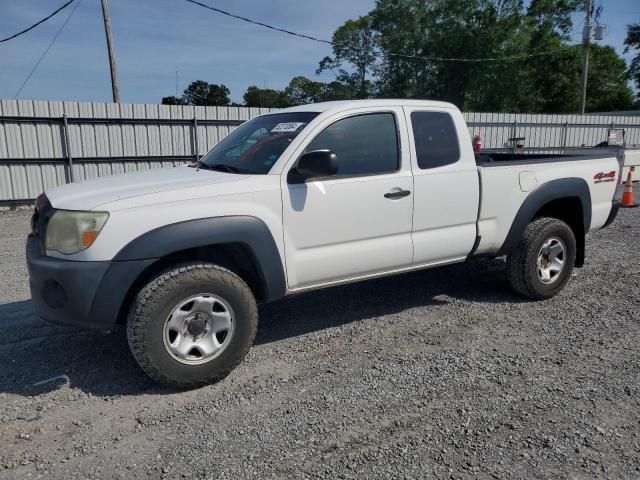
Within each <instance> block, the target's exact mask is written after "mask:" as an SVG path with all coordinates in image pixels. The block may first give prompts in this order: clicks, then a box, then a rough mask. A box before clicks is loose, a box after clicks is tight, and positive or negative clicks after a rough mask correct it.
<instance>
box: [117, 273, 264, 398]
mask: <svg viewBox="0 0 640 480" xmlns="http://www.w3.org/2000/svg"><path fill="white" fill-rule="evenodd" d="M257 325H258V310H257V306H256V301H255V298H254V297H253V294H252V293H251V290H250V289H249V287H248V286H247V284H246V283H245V282H244V281H243V280H242V279H241V278H240V277H238V276H237V275H235V274H234V273H232V272H231V271H229V270H227V269H225V268H222V267H219V266H217V265H213V264H206V263H204V264H203V263H190V264H182V265H179V266H176V267H175V268H172V269H170V270H167V271H165V272H163V273H162V274H160V275H159V276H157V277H155V278H154V279H152V280H151V281H150V282H149V283H147V285H145V286H144V288H142V289H141V290H140V292H139V293H138V294H137V296H136V298H135V300H134V302H133V305H132V306H131V309H130V311H129V317H128V320H127V339H128V341H129V347H130V349H131V352H132V353H133V356H134V358H135V359H136V361H137V362H138V364H139V365H140V367H142V369H143V370H144V371H145V372H146V373H147V375H149V376H150V377H151V378H152V379H154V380H155V381H157V382H159V383H162V384H165V385H169V386H172V387H176V388H195V387H199V386H203V385H206V384H209V383H213V382H216V381H218V380H220V379H222V378H224V377H225V376H226V375H228V374H229V372H230V371H231V370H233V369H234V368H235V367H236V366H237V365H238V364H239V363H240V362H241V361H242V359H243V358H244V356H245V355H246V354H247V352H248V351H249V348H251V345H252V343H253V339H254V337H255V334H256V329H257Z"/></svg>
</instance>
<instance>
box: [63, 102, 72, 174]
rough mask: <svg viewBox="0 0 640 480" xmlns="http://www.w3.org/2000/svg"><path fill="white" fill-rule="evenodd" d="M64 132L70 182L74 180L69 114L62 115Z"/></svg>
mask: <svg viewBox="0 0 640 480" xmlns="http://www.w3.org/2000/svg"><path fill="white" fill-rule="evenodd" d="M62 133H63V136H64V153H65V157H67V171H68V172H69V177H68V179H69V182H67V183H70V182H73V157H72V155H71V144H70V143H69V122H68V121H67V114H66V113H65V114H64V115H62Z"/></svg>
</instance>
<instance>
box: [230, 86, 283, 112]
mask: <svg viewBox="0 0 640 480" xmlns="http://www.w3.org/2000/svg"><path fill="white" fill-rule="evenodd" d="M242 98H243V100H244V104H245V106H247V107H265V108H285V107H290V106H291V105H292V103H291V101H290V100H289V98H288V97H287V95H286V94H285V92H283V91H280V90H272V89H270V88H258V87H256V86H255V85H251V86H250V87H249V88H247V91H246V92H244V95H243V96H242Z"/></svg>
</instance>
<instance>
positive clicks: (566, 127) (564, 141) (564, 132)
mask: <svg viewBox="0 0 640 480" xmlns="http://www.w3.org/2000/svg"><path fill="white" fill-rule="evenodd" d="M568 134H569V122H564V126H563V127H562V153H563V154H564V152H565V150H566V149H567V135H568Z"/></svg>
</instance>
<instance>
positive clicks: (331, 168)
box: [289, 150, 338, 183]
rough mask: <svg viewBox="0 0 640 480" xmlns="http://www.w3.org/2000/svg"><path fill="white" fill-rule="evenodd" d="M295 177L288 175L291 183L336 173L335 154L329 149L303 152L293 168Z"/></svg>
mask: <svg viewBox="0 0 640 480" xmlns="http://www.w3.org/2000/svg"><path fill="white" fill-rule="evenodd" d="M291 172H292V173H293V172H295V177H296V178H291V176H290V177H289V178H290V180H293V182H292V183H297V182H295V180H297V181H299V182H303V181H305V180H307V179H309V178H317V177H330V176H331V175H335V174H336V173H338V162H337V157H336V154H335V153H333V152H332V151H331V150H314V151H312V152H307V153H305V154H303V155H302V156H301V157H300V158H299V159H298V164H297V165H296V167H295V169H293V170H291Z"/></svg>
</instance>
